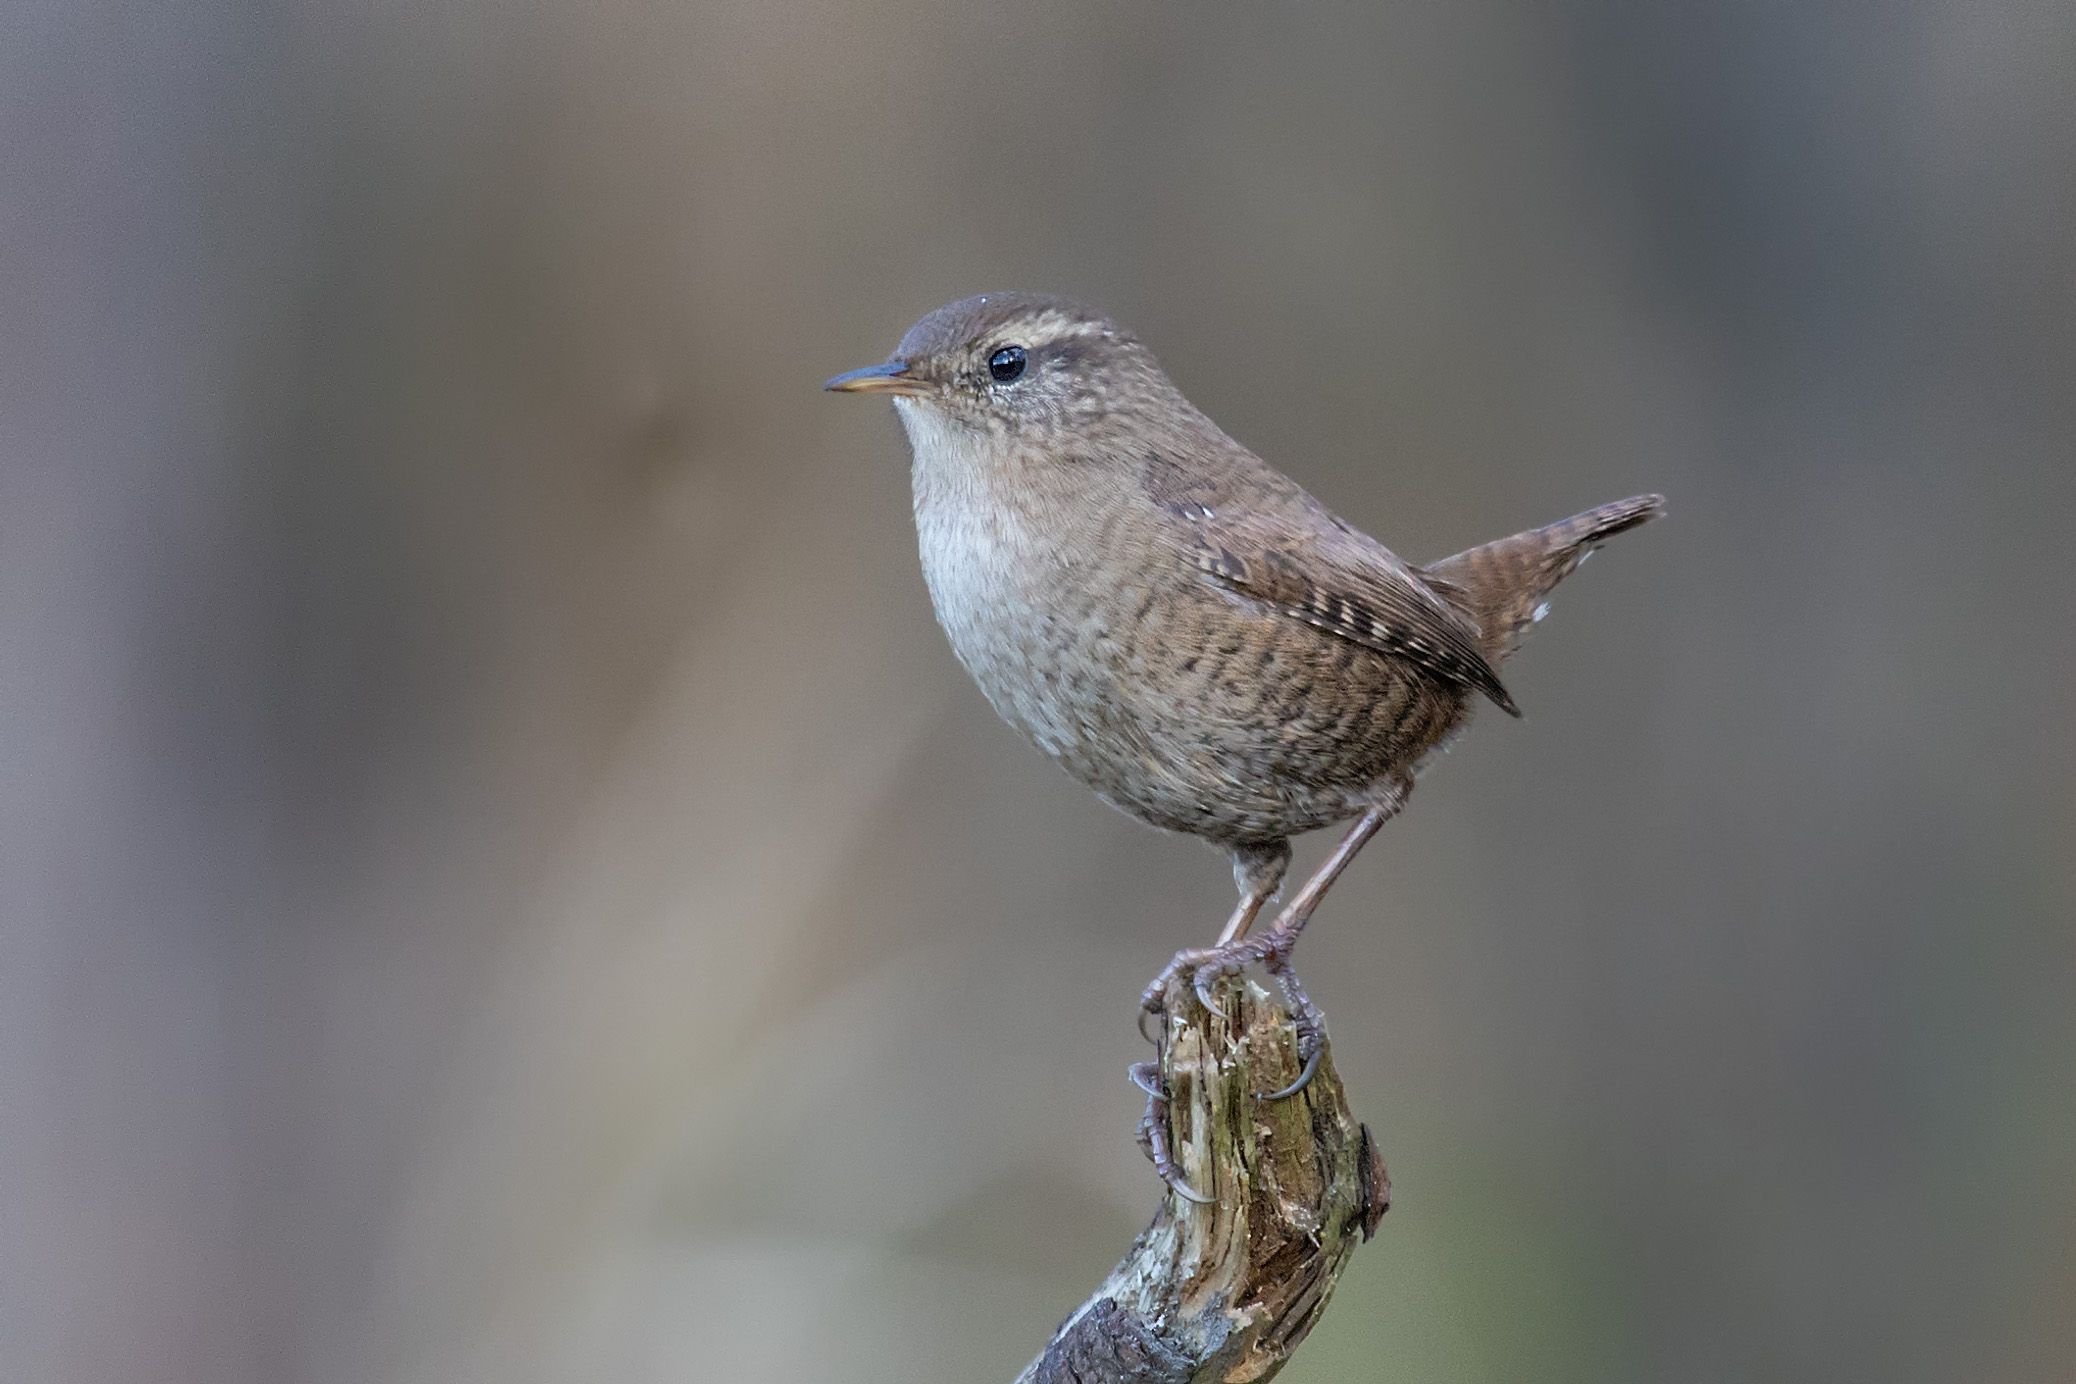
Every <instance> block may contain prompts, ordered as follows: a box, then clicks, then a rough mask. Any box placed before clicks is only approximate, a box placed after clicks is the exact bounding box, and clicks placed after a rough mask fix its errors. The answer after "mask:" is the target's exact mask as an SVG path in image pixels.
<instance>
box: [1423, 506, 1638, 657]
mask: <svg viewBox="0 0 2076 1384" xmlns="http://www.w3.org/2000/svg"><path fill="white" fill-rule="evenodd" d="M1664 512H1665V497H1664V496H1663V495H1636V496H1632V497H1631V498H1629V499H1627V500H1617V501H1615V502H1614V503H1613V504H1607V505H1601V506H1599V507H1598V508H1597V509H1589V510H1587V511H1586V512H1585V513H1584V514H1574V515H1573V516H1572V517H1571V518H1569V519H1560V520H1558V521H1557V522H1556V523H1554V524H1545V525H1543V526H1542V527H1541V528H1539V529H1530V530H1528V531H1527V532H1526V533H1517V534H1515V535H1514V536H1513V537H1512V538H1501V539H1497V540H1495V541H1493V542H1491V543H1485V544H1481V545H1480V546H1478V547H1475V548H1471V549H1468V550H1467V551H1465V552H1461V553H1458V554H1457V555H1456V556H1454V557H1448V558H1443V559H1442V560H1441V561H1440V562H1437V563H1433V564H1431V565H1429V566H1428V567H1426V568H1424V569H1423V571H1424V573H1425V575H1426V576H1427V577H1428V578H1429V579H1430V580H1431V581H1432V582H1433V584H1434V585H1435V586H1436V587H1437V588H1438V589H1439V590H1440V591H1441V592H1442V594H1443V595H1445V596H1447V597H1448V598H1449V599H1451V600H1453V601H1455V602H1456V603H1457V604H1458V605H1459V606H1461V607H1462V608H1463V609H1464V610H1465V611H1466V612H1468V613H1469V615H1470V616H1471V617H1472V618H1473V619H1474V620H1476V621H1477V622H1478V628H1479V630H1480V631H1482V632H1483V635H1484V643H1485V656H1486V657H1487V658H1489V659H1491V660H1492V662H1493V663H1495V664H1497V663H1498V662H1499V661H1500V660H1501V659H1503V658H1505V657H1506V656H1507V655H1508V654H1511V653H1512V652H1513V651H1514V650H1516V649H1518V648H1520V647H1521V640H1522V639H1523V638H1524V637H1525V636H1526V635H1527V633H1528V630H1529V627H1530V626H1531V625H1533V624H1535V622H1536V621H1538V620H1540V619H1542V618H1543V616H1544V615H1545V614H1546V613H1547V612H1548V611H1549V605H1548V604H1547V603H1546V602H1545V600H1544V597H1546V596H1548V595H1549V594H1550V589H1551V588H1552V587H1554V586H1556V585H1557V583H1558V582H1560V581H1563V580H1564V579H1565V578H1566V577H1567V576H1569V575H1571V571H1572V569H1573V568H1574V567H1577V566H1578V565H1579V564H1580V563H1582V562H1584V561H1585V560H1586V558H1587V556H1588V555H1589V554H1590V553H1592V551H1593V550H1594V549H1595V548H1598V547H1599V546H1600V545H1601V544H1602V543H1604V542H1606V541H1607V540H1608V539H1610V538H1613V537H1614V536H1615V535H1616V534H1618V533H1621V532H1623V531H1624V530H1626V529H1633V528H1635V527H1636V526H1637V525H1638V524H1646V523H1649V522H1650V521H1651V520H1653V519H1656V518H1657V517H1658V516H1659V515H1660V514H1663V513H1664Z"/></svg>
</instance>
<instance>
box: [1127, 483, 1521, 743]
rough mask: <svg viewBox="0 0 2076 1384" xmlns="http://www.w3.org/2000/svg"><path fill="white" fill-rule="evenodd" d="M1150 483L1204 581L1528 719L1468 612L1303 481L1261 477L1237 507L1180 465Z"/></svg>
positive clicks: (1154, 497) (1225, 488) (1217, 487)
mask: <svg viewBox="0 0 2076 1384" xmlns="http://www.w3.org/2000/svg"><path fill="white" fill-rule="evenodd" d="M1270 477H1273V480H1272V481H1269V483H1268V484H1267V486H1266V493H1263V492H1264V489H1265V487H1264V485H1263V484H1262V482H1263V481H1264V480H1265V479H1267V478H1270ZM1146 478H1147V480H1146V487H1145V488H1146V492H1147V495H1148V497H1149V498H1150V499H1152V500H1153V502H1154V504H1155V505H1156V506H1157V507H1158V509H1159V510H1160V511H1161V513H1162V515H1163V519H1164V522H1165V524H1166V525H1167V527H1168V528H1169V529H1170V531H1171V533H1172V534H1173V535H1174V537H1175V538H1176V539H1177V540H1178V542H1179V544H1180V546H1181V547H1182V548H1183V549H1184V551H1185V554H1186V557H1187V559H1188V560H1189V561H1192V562H1194V563H1195V564H1196V566H1197V568H1198V569H1199V570H1200V571H1201V572H1202V573H1203V574H1204V576H1205V577H1206V579H1207V580H1209V581H1211V582H1213V583H1215V584H1216V585H1218V586H1220V587H1222V588H1224V589H1225V590H1227V591H1230V592H1233V593H1236V594H1238V595H1241V596H1244V597H1247V598H1249V599H1251V600H1254V601H1257V602H1259V603H1260V604H1262V605H1263V606H1265V607H1267V608H1268V609H1270V610H1272V611H1274V612H1275V613H1276V614H1278V615H1281V616H1284V617H1286V618H1288V619H1292V620H1300V621H1303V622H1304V623H1305V624H1307V625H1310V626H1312V627H1313V628H1314V629H1318V630H1323V631H1325V632H1326V633H1328V634H1330V635H1333V636H1335V637H1336V638H1340V639H1345V640H1347V641H1349V642H1350V643H1352V644H1359V645H1361V646H1362V647H1364V648H1366V649H1374V650H1375V651H1376V652H1378V653H1381V654H1388V655H1390V656H1392V657H1394V658H1402V659H1404V660H1406V661H1407V662H1409V663H1412V664H1415V665H1417V666H1419V667H1420V668H1423V669H1425V670H1426V671H1427V672H1429V673H1432V674H1433V675H1434V676H1436V677H1438V678H1441V679H1443V680H1444V681H1446V682H1451V683H1454V684H1456V685H1458V686H1461V687H1465V688H1470V689H1474V690H1476V691H1478V692H1482V693H1483V694H1484V695H1485V696H1487V697H1490V698H1491V699H1492V701H1493V703H1494V704H1495V705H1497V706H1498V707H1499V708H1500V709H1501V710H1503V711H1505V712H1507V713H1508V714H1509V715H1513V716H1519V715H1520V714H1521V712H1520V708H1518V707H1517V706H1515V705H1514V699H1513V698H1512V697H1511V696H1509V695H1508V694H1507V690H1506V688H1505V687H1504V686H1502V685H1501V683H1500V681H1499V675H1498V674H1497V673H1496V672H1494V671H1493V668H1492V664H1491V662H1490V660H1488V659H1487V658H1486V656H1485V653H1484V650H1483V649H1482V648H1481V647H1480V639H1479V634H1478V630H1477V627H1476V626H1475V625H1474V624H1472V623H1471V621H1470V619H1469V618H1468V617H1467V616H1466V615H1465V614H1464V613H1463V612H1462V610H1460V609H1459V608H1457V607H1456V606H1454V605H1452V604H1450V602H1449V601H1448V600H1447V599H1446V598H1445V597H1444V595H1443V594H1442V593H1441V592H1440V591H1438V590H1436V589H1435V584H1434V583H1431V582H1430V581H1428V580H1427V579H1425V578H1423V577H1422V576H1421V575H1420V574H1419V573H1418V572H1416V571H1415V570H1413V568H1412V567H1411V566H1410V565H1408V564H1407V563H1406V562H1404V561H1403V560H1402V559H1400V558H1399V557H1398V555H1397V554H1395V553H1393V552H1392V551H1391V550H1390V549H1389V548H1386V547H1385V546H1384V545H1383V544H1381V543H1379V542H1377V541H1376V540H1375V539H1372V538H1370V537H1368V536H1367V535H1365V534H1362V533H1360V532H1358V531H1357V530H1355V529H1353V528H1351V527H1349V526H1348V525H1347V524H1346V523H1344V522H1342V521H1341V520H1340V519H1339V518H1337V517H1336V516H1335V515H1334V514H1333V513H1332V512H1331V511H1329V510H1328V509H1327V508H1326V507H1325V506H1324V505H1321V504H1320V503H1319V502H1318V501H1317V500H1314V499H1313V498H1312V497H1311V496H1310V495H1308V494H1306V493H1305V492H1304V491H1303V490H1301V489H1299V488H1298V486H1297V485H1296V484H1295V483H1293V482H1291V481H1289V480H1288V479H1287V478H1285V477H1283V476H1281V475H1280V474H1278V473H1276V472H1273V471H1269V470H1268V468H1266V467H1263V468H1262V471H1261V472H1257V473H1256V475H1255V477H1253V478H1252V481H1253V483H1252V484H1249V485H1248V486H1247V487H1246V490H1247V492H1248V493H1247V495H1246V497H1245V498H1244V499H1243V498H1241V497H1240V496H1239V495H1237V494H1234V495H1231V496H1230V502H1228V498H1229V497H1228V495H1227V494H1222V493H1220V492H1222V491H1228V490H1229V489H1231V487H1229V486H1226V485H1221V484H1220V483H1219V482H1218V481H1217V480H1216V479H1215V478H1213V477H1208V476H1204V475H1201V474H1198V475H1186V474H1184V473H1182V471H1181V468H1179V467H1175V466H1173V465H1150V466H1149V467H1148V469H1147V472H1146Z"/></svg>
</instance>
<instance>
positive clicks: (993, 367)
mask: <svg viewBox="0 0 2076 1384" xmlns="http://www.w3.org/2000/svg"><path fill="white" fill-rule="evenodd" d="M1029 359H1030V358H1029V357H1028V356H1026V355H1025V354H1024V348H1023V347H1021V346H1004V347H1003V348H1002V349H1001V350H999V351H997V352H995V354H993V355H991V356H989V357H988V373H989V374H990V375H993V376H994V377H995V378H996V379H998V380H1000V381H1001V382H1002V383H1003V384H1008V383H1009V382H1010V381H1011V380H1013V379H1015V378H1016V377H1017V376H1019V375H1021V374H1023V373H1024V366H1025V364H1027V363H1028V361H1029Z"/></svg>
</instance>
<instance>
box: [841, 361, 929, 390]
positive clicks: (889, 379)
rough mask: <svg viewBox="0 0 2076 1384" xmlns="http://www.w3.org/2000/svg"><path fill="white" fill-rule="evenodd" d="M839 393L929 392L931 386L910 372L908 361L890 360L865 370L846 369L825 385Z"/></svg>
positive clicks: (867, 367)
mask: <svg viewBox="0 0 2076 1384" xmlns="http://www.w3.org/2000/svg"><path fill="white" fill-rule="evenodd" d="M822 388H824V389H833V390H835V391H836V392H837V393H838V394H907V395H911V396H913V395H917V394H927V393H929V392H930V387H929V386H928V385H927V384H925V383H924V382H923V381H921V380H919V379H917V378H916V377H915V376H914V375H912V374H910V373H909V368H908V362H907V361H905V360H890V361H888V362H886V363H885V364H884V365H868V366H866V367H865V368H864V369H863V370H846V371H844V372H843V373H842V374H841V375H838V376H837V377H836V378H835V379H833V380H831V381H829V382H828V383H827V384H825V385H823V386H822Z"/></svg>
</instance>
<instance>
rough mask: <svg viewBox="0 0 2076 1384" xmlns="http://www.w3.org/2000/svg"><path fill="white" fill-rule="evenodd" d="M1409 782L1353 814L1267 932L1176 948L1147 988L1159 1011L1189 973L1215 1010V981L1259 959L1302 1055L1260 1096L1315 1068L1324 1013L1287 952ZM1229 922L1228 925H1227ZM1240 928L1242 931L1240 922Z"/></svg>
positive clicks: (1285, 1092)
mask: <svg viewBox="0 0 2076 1384" xmlns="http://www.w3.org/2000/svg"><path fill="white" fill-rule="evenodd" d="M1412 787H1413V785H1412V781H1411V780H1410V779H1401V780H1396V781H1394V782H1393V783H1392V784H1391V785H1390V788H1389V792H1388V793H1387V794H1386V795H1385V796H1383V797H1380V798H1379V799H1378V800H1377V801H1376V802H1374V803H1372V804H1371V805H1370V806H1369V808H1368V809H1366V810H1365V811H1364V812H1363V814H1362V816H1360V817H1358V818H1357V819H1356V821H1355V824H1354V825H1353V826H1351V827H1349V828H1348V831H1347V834H1346V835H1344V836H1343V837H1342V838H1341V840H1340V844H1338V845H1337V846H1335V847H1334V849H1333V853H1332V854H1331V855H1329V856H1327V858H1326V860H1325V861H1324V863H1322V864H1321V865H1320V867H1319V868H1318V869H1317V870H1315V871H1314V872H1313V873H1312V877H1311V878H1310V879H1308V880H1306V881H1305V884H1304V887H1303V888H1302V889H1300V890H1298V892H1297V896H1296V897H1295V898H1293V899H1292V900H1291V901H1290V903H1289V905H1288V906H1287V907H1286V908H1285V909H1284V910H1283V912H1282V913H1281V914H1280V915H1279V916H1278V917H1277V919H1276V922H1275V924H1274V925H1273V926H1272V927H1270V928H1269V929H1268V931H1266V932H1264V933H1261V934H1258V935H1257V936H1254V937H1251V938H1245V939H1244V940H1243V939H1242V938H1240V937H1239V936H1237V935H1235V936H1234V937H1233V940H1229V941H1225V942H1222V943H1221V944H1220V945H1218V946H1216V947H1206V948H1197V949H1192V950H1190V951H1185V952H1181V953H1178V954H1177V956H1176V957H1175V959H1174V960H1173V961H1171V962H1169V963H1168V966H1167V968H1166V969H1165V970H1163V971H1162V972H1161V973H1160V975H1159V976H1158V977H1157V978H1156V979H1155V980H1154V983H1153V985H1152V986H1151V987H1149V988H1148V990H1147V992H1146V999H1145V1007H1146V1008H1147V1009H1149V1010H1151V1011H1154V1012H1158V1011H1159V1009H1160V1007H1161V1000H1160V997H1161V996H1162V995H1163V994H1164V993H1165V992H1166V989H1167V985H1168V982H1169V981H1170V980H1171V979H1172V978H1173V977H1174V976H1176V975H1177V974H1183V975H1188V976H1189V977H1190V981H1191V985H1192V988H1194V989H1195V990H1196V993H1197V999H1198V1001H1199V1002H1201V1003H1202V1004H1203V1006H1204V1007H1205V1008H1206V1009H1211V1010H1215V1009H1217V1007H1218V995H1217V991H1218V983H1219V982H1220V981H1221V980H1224V979H1225V978H1226V977H1228V976H1236V975H1239V974H1240V973H1241V972H1242V971H1244V970H1246V969H1247V967H1249V966H1251V965H1255V964H1257V963H1258V964H1260V965H1261V967H1262V968H1263V969H1264V970H1266V971H1267V972H1268V973H1269V974H1270V975H1272V976H1274V977H1275V978H1276V983H1277V985H1278V986H1279V987H1280V988H1281V989H1282V991H1283V998H1284V1002H1285V1003H1287V1004H1288V1005H1289V1006H1290V1015H1291V1021H1292V1023H1293V1024H1294V1025H1295V1026H1296V1028H1297V1034H1298V1053H1299V1055H1300V1056H1301V1057H1302V1058H1303V1060H1304V1068H1303V1070H1302V1071H1300V1072H1299V1073H1298V1078H1297V1080H1296V1081H1294V1082H1292V1083H1291V1084H1290V1085H1289V1086H1286V1087H1284V1088H1283V1089H1282V1090H1280V1091H1272V1092H1269V1093H1268V1095H1267V1096H1266V1097H1265V1098H1266V1099H1270V1100H1281V1099H1282V1098H1284V1097H1285V1096H1292V1095H1296V1094H1297V1093H1298V1092H1299V1091H1302V1090H1304V1089H1305V1087H1306V1086H1307V1085H1309V1084H1310V1083H1311V1080H1312V1076H1313V1073H1315V1072H1316V1071H1317V1070H1318V1069H1319V1056H1320V1052H1321V1050H1322V1049H1323V1047H1324V1045H1325V1039H1326V1018H1325V1016H1324V1015H1322V1014H1321V1013H1320V1012H1319V1006H1317V1005H1316V1004H1314V1003H1312V998H1311V996H1309V995H1307V994H1306V993H1305V987H1304V985H1303V984H1302V983H1301V982H1300V981H1299V980H1298V977H1297V972H1296V971H1295V970H1294V969H1292V967H1291V964H1290V954H1291V952H1292V950H1293V949H1294V948H1295V947H1296V946H1297V939H1298V934H1299V933H1301V932H1303V931H1304V928H1305V924H1306V923H1307V922H1309V921H1311V918H1312V914H1313V913H1314V912H1315V911H1316V910H1317V909H1318V907H1319V901H1320V900H1321V899H1323V898H1325V897H1326V891H1327V890H1328V889H1331V888H1332V887H1333V883H1334V881H1335V880H1337V879H1339V878H1340V877H1341V872H1342V871H1344V870H1346V869H1347V868H1348V862H1349V861H1351V860H1353V859H1355V854H1356V852H1357V851H1360V850H1361V849H1362V848H1363V847H1364V846H1365V845H1367V844H1368V843H1369V839H1370V838H1371V837H1372V836H1375V835H1376V834H1377V832H1378V829H1379V828H1381V827H1382V826H1383V825H1384V824H1385V823H1386V822H1388V821H1390V820H1391V819H1392V818H1393V817H1395V816H1396V815H1398V811H1399V809H1400V808H1402V807H1404V806H1405V802H1406V795H1407V794H1408V793H1410V792H1411V791H1412ZM1230 926H1231V925H1230V924H1229V925H1228V928H1229V930H1230ZM1241 930H1242V931H1244V927H1243V928H1242V929H1241Z"/></svg>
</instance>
